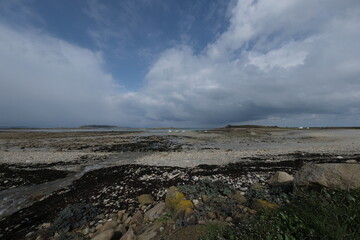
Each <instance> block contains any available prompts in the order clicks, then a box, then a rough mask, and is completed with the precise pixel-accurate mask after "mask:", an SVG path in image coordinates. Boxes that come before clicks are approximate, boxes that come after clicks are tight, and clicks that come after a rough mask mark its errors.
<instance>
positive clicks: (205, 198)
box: [201, 195, 210, 203]
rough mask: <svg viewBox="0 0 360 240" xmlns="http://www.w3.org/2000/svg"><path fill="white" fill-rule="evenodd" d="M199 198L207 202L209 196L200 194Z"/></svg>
mask: <svg viewBox="0 0 360 240" xmlns="http://www.w3.org/2000/svg"><path fill="white" fill-rule="evenodd" d="M201 200H202V201H203V202H204V203H206V202H208V201H209V200H210V199H209V197H208V196H207V195H202V196H201Z"/></svg>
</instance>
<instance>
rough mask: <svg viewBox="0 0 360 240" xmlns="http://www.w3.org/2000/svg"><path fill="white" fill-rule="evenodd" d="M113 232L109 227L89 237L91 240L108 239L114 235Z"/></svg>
mask: <svg viewBox="0 0 360 240" xmlns="http://www.w3.org/2000/svg"><path fill="white" fill-rule="evenodd" d="M114 233H115V231H114V229H109V230H106V231H104V232H102V233H100V234H98V235H96V236H95V237H93V238H91V240H110V239H111V238H112V237H113V236H114Z"/></svg>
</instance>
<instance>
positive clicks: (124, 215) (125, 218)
mask: <svg viewBox="0 0 360 240" xmlns="http://www.w3.org/2000/svg"><path fill="white" fill-rule="evenodd" d="M128 218H129V213H124V214H123V217H122V219H121V222H122V223H124V222H125V221H126V220H127V219H128Z"/></svg>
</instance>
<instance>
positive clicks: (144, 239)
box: [136, 222, 164, 240]
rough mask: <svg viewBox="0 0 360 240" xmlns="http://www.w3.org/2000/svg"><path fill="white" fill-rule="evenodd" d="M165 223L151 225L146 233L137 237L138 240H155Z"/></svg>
mask: <svg viewBox="0 0 360 240" xmlns="http://www.w3.org/2000/svg"><path fill="white" fill-rule="evenodd" d="M163 225H164V223H162V222H154V223H152V224H151V225H149V226H148V227H147V228H146V230H145V231H144V232H142V233H141V234H140V235H138V236H137V238H136V239H137V240H151V239H154V238H155V237H156V236H157V235H158V234H159V233H160V232H161V228H163V229H164V227H163Z"/></svg>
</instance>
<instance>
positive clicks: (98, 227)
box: [95, 224, 103, 230]
mask: <svg viewBox="0 0 360 240" xmlns="http://www.w3.org/2000/svg"><path fill="white" fill-rule="evenodd" d="M102 226H103V225H102V224H99V225H96V227H95V229H96V230H99V229H100V228H102Z"/></svg>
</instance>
